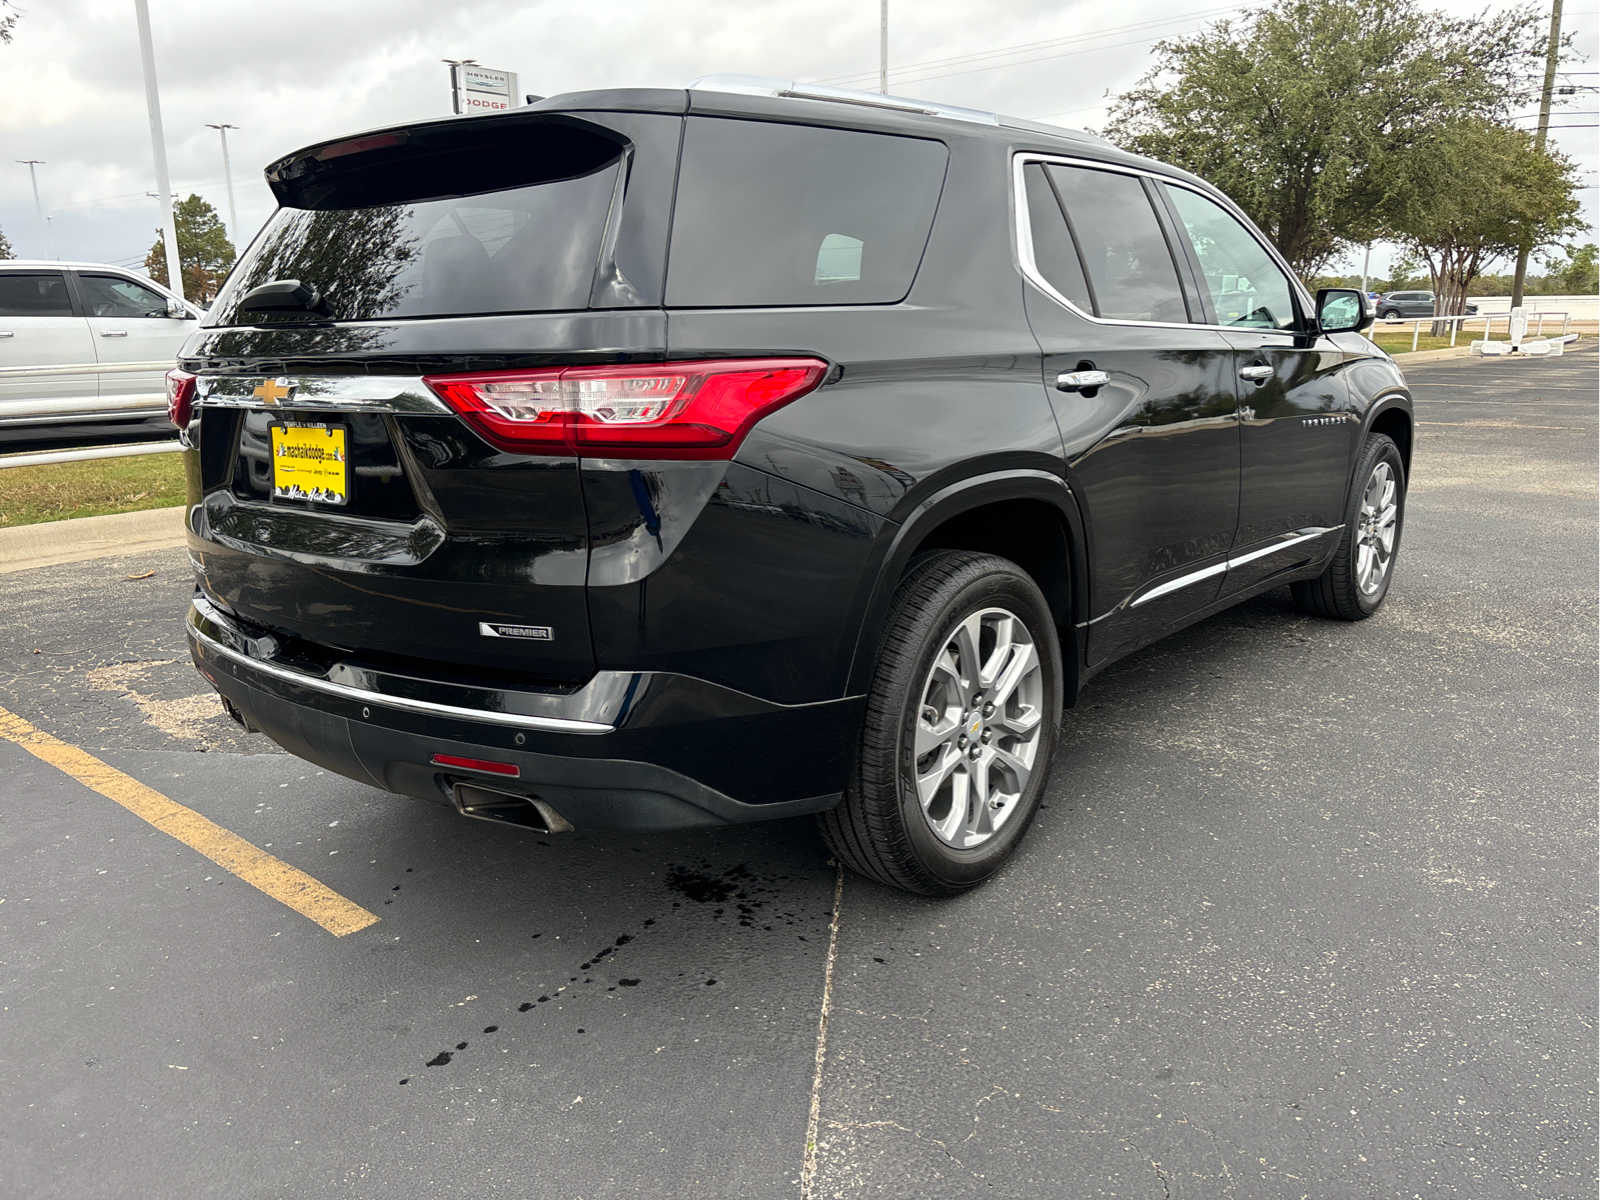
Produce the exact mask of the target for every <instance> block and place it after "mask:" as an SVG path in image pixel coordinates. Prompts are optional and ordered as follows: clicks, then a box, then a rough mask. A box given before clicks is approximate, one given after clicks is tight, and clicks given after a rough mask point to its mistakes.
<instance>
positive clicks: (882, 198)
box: [667, 117, 947, 307]
mask: <svg viewBox="0 0 1600 1200" xmlns="http://www.w3.org/2000/svg"><path fill="white" fill-rule="evenodd" d="M946 158H947V153H946V151H945V148H944V146H943V145H942V144H941V143H939V142H930V141H925V140H922V139H920V138H903V137H889V136H884V135H881V134H875V133H852V132H847V131H844V130H837V129H813V128H811V127H809V126H802V125H775V124H771V123H768V122H761V121H728V120H718V119H713V118H709V117H694V118H691V119H690V120H689V121H688V128H687V129H686V130H685V132H684V144H683V160H682V166H681V167H680V169H679V173H678V202H677V208H676V210H675V212H674V216H673V223H672V246H671V251H670V253H669V255H668V259H667V303H668V304H673V305H687V306H695V305H700V306H710V307H735V306H740V305H775V304H883V303H892V302H894V301H896V300H900V299H903V298H904V297H905V294H906V293H907V292H908V291H910V289H911V279H912V277H913V276H914V275H915V274H916V271H917V264H918V262H919V261H920V260H921V258H922V250H923V247H924V246H925V245H926V244H927V241H928V231H929V230H930V229H931V228H932V227H933V210H934V208H935V206H936V205H937V204H938V202H939V189H940V186H941V185H942V183H943V181H944V167H945V160H946Z"/></svg>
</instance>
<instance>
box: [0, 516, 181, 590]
mask: <svg viewBox="0 0 1600 1200" xmlns="http://www.w3.org/2000/svg"><path fill="white" fill-rule="evenodd" d="M181 545H183V505H181V504H180V505H178V506H177V507H175V508H152V509H146V510H145V511H144V512H130V513H112V514H111V515H110V516H105V517H77V518H75V519H74V520H71V521H46V522H44V523H43V524H40V525H18V526H17V527H16V528H14V529H0V575H9V574H11V573H12V572H13V571H31V570H33V569H34V568H35V567H53V566H57V565H59V564H61V563H73V562H84V561H85V560H87V559H91V558H108V557H110V556H111V555H114V554H135V553H138V552H140V551H143V550H166V549H170V548H171V547H173V546H181Z"/></svg>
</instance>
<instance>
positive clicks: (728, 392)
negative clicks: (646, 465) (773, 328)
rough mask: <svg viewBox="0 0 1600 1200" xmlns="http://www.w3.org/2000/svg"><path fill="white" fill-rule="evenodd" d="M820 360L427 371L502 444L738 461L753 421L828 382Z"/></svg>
mask: <svg viewBox="0 0 1600 1200" xmlns="http://www.w3.org/2000/svg"><path fill="white" fill-rule="evenodd" d="M827 371H828V364H827V363H825V362H823V361H821V360H820V359H815V358H762V359H716V360H710V361H696V362H669V363H645V364H638V363H629V364H618V365H614V366H605V367H545V368H541V369H538V370H515V371H484V372H473V373H471V374H462V375H429V376H426V377H425V378H424V379H423V382H424V383H426V384H427V385H428V386H429V387H430V388H432V389H433V391H434V392H435V393H436V394H437V395H438V396H439V398H440V399H442V400H443V401H444V402H445V403H446V404H448V405H449V406H450V407H451V408H453V409H454V410H455V411H456V412H458V413H459V414H461V416H462V418H463V419H464V420H466V421H467V422H468V424H470V425H471V426H472V427H473V428H474V429H476V430H477V431H478V432H479V433H480V434H482V435H483V437H484V438H485V439H486V440H487V441H489V442H490V443H492V444H493V445H496V446H498V447H500V448H501V449H502V450H511V451H516V452H518V453H522V454H564V455H585V456H588V457H593V458H721V459H726V458H732V457H733V455H734V452H735V451H737V450H738V448H739V443H740V442H741V441H742V440H743V439H744V436H745V434H746V433H748V432H749V431H750V427H751V426H753V425H754V424H755V423H756V422H757V421H759V420H761V418H762V417H764V416H766V415H767V414H769V413H771V412H773V411H775V410H776V409H779V408H781V407H783V405H785V404H788V403H789V402H790V401H791V400H797V399H799V398H800V397H801V396H803V395H805V394H806V393H807V392H809V391H811V389H812V388H814V387H816V386H817V385H818V384H819V383H821V382H822V378H823V376H824V375H826V374H827Z"/></svg>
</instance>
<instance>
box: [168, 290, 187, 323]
mask: <svg viewBox="0 0 1600 1200" xmlns="http://www.w3.org/2000/svg"><path fill="white" fill-rule="evenodd" d="M190 315H191V314H190V312H189V309H188V306H187V305H185V304H184V302H183V301H182V300H179V299H178V298H177V297H176V296H168V297H167V316H169V317H176V318H178V320H180V321H187V320H188V319H189V317H190Z"/></svg>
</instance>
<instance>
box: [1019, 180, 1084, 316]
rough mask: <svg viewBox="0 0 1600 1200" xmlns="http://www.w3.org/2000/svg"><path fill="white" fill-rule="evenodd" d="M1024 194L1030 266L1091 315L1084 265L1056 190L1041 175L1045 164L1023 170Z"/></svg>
mask: <svg viewBox="0 0 1600 1200" xmlns="http://www.w3.org/2000/svg"><path fill="white" fill-rule="evenodd" d="M1022 177H1023V187H1024V189H1025V190H1026V192H1027V202H1028V234H1029V238H1030V240H1031V244H1032V246H1033V264H1034V266H1035V267H1036V268H1038V271H1039V274H1040V275H1041V276H1043V277H1044V279H1045V281H1046V282H1047V283H1049V284H1050V286H1051V287H1053V288H1055V289H1056V291H1058V292H1060V293H1061V294H1062V295H1063V296H1065V297H1066V298H1067V299H1068V300H1070V301H1072V303H1074V304H1076V305H1077V306H1078V307H1079V308H1081V309H1082V310H1083V311H1084V312H1086V313H1092V312H1094V301H1093V299H1092V298H1091V297H1090V295H1089V287H1088V284H1086V283H1085V282H1084V278H1083V263H1082V261H1081V260H1080V259H1079V257H1078V250H1077V247H1075V246H1074V245H1073V244H1072V233H1071V231H1069V230H1068V229H1067V222H1066V218H1065V217H1064V216H1063V214H1062V212H1061V204H1060V202H1059V201H1058V200H1057V198H1056V193H1055V189H1054V188H1052V187H1051V186H1050V179H1049V177H1048V176H1047V175H1045V173H1044V164H1042V163H1029V164H1028V165H1027V167H1025V168H1024V169H1023V172H1022Z"/></svg>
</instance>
